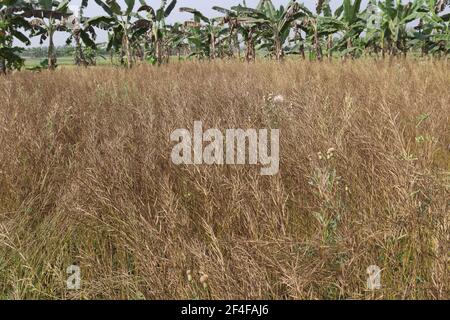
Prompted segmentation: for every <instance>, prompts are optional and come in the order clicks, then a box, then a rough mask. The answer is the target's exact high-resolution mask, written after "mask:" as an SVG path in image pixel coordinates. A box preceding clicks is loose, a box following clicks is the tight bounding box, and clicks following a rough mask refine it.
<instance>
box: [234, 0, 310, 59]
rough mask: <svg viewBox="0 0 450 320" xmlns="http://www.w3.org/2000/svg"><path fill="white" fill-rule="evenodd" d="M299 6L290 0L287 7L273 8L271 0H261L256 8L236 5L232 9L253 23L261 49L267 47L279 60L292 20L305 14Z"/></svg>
mask: <svg viewBox="0 0 450 320" xmlns="http://www.w3.org/2000/svg"><path fill="white" fill-rule="evenodd" d="M301 8H302V7H301V6H300V5H299V4H298V3H297V2H296V0H292V1H290V2H289V4H288V5H287V7H286V8H285V7H284V6H280V8H279V9H275V6H274V5H273V3H272V1H271V0H261V1H260V3H259V4H258V6H257V7H256V9H252V8H248V7H244V6H236V7H232V9H233V10H236V11H237V12H240V13H243V14H244V15H245V16H246V18H247V19H249V21H248V22H249V23H253V24H254V25H255V26H256V29H257V30H258V33H259V36H260V37H261V38H262V39H263V43H262V45H261V46H260V48H261V49H263V48H264V49H267V50H268V51H269V53H270V54H271V55H272V56H274V57H275V58H276V60H277V61H280V60H281V59H282V58H283V56H284V50H283V45H284V43H285V42H286V40H287V38H288V36H289V32H290V30H291V26H292V24H293V22H294V21H296V20H297V19H299V18H300V17H303V16H305V12H304V11H303V10H301Z"/></svg>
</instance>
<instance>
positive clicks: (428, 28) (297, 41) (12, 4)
mask: <svg viewBox="0 0 450 320" xmlns="http://www.w3.org/2000/svg"><path fill="white" fill-rule="evenodd" d="M94 1H95V3H96V4H97V5H98V6H100V7H101V8H102V9H103V11H104V15H101V16H96V17H86V16H85V15H84V11H85V9H86V7H87V5H88V0H82V2H81V5H80V6H78V7H74V6H71V5H70V0H31V1H25V0H0V72H1V73H6V72H7V71H8V70H13V69H20V68H22V67H23V64H24V59H23V58H22V57H21V53H22V52H23V50H24V48H23V46H17V45H14V43H17V41H20V42H22V43H23V44H24V45H30V38H31V37H38V38H39V39H40V43H41V44H43V43H46V44H47V53H46V56H47V59H46V62H47V64H46V67H48V69H50V70H52V69H54V68H55V67H56V63H57V54H56V49H55V44H54V36H55V33H57V32H58V33H64V34H66V35H67V41H66V43H67V44H72V45H73V47H74V62H75V64H77V65H83V66H86V65H89V64H90V61H89V59H88V58H87V53H88V52H92V50H96V49H97V48H98V44H97V43H96V41H95V40H96V37H97V32H98V29H102V30H105V31H106V32H107V34H108V40H107V42H106V44H104V46H103V49H104V51H105V52H107V53H108V54H109V55H110V57H111V59H113V58H116V59H117V60H118V61H119V62H120V63H121V64H123V65H124V66H126V67H128V68H131V67H132V66H133V65H134V64H136V63H138V62H140V61H147V62H149V63H152V64H158V65H161V64H164V63H168V62H169V60H170V57H171V56H177V57H178V59H183V58H196V59H208V60H215V59H225V58H239V59H241V60H245V61H247V62H252V61H254V60H255V59H256V57H257V56H263V57H267V58H270V59H275V60H278V61H281V60H283V59H284V58H285V57H286V56H287V55H298V56H299V57H301V58H302V59H310V60H319V61H321V60H323V59H333V58H336V57H338V58H342V59H355V58H359V57H362V56H375V57H379V58H385V57H386V56H389V57H394V56H407V55H408V54H416V55H420V56H433V57H445V58H447V56H448V53H449V51H450V14H449V13H446V12H447V10H446V7H447V6H449V5H450V1H449V0H413V1H408V2H406V3H403V2H402V1H401V0H379V1H378V0H370V1H369V3H368V4H367V5H366V6H365V7H363V5H362V0H343V1H342V3H341V4H340V5H339V6H338V7H337V9H336V10H334V11H333V10H332V9H331V6H330V1H329V0H318V1H317V3H316V6H315V10H309V9H308V8H307V7H306V6H305V5H304V4H302V3H300V2H298V1H296V0H291V1H289V3H287V4H286V5H285V6H283V5H282V6H280V7H278V8H276V7H275V6H274V4H273V3H272V1H271V0H260V2H259V4H258V5H257V6H256V7H255V8H252V7H249V6H247V4H246V2H245V1H243V3H242V4H238V5H236V6H232V7H231V8H222V7H219V6H213V8H212V9H214V10H215V11H216V12H217V13H218V16H217V17H213V18H210V17H207V16H206V15H204V14H202V12H200V11H199V10H197V9H195V8H187V7H182V8H180V9H179V10H180V11H181V12H186V13H189V14H191V15H192V19H191V20H189V21H185V22H176V23H173V24H168V23H166V19H167V17H168V16H169V15H170V14H171V13H172V11H173V10H174V8H175V6H176V4H177V0H172V1H168V0H162V1H161V3H160V6H159V7H152V6H150V5H149V4H147V2H146V1H145V0H139V1H138V2H139V3H137V2H136V1H135V0H125V6H120V5H119V3H118V2H117V1H115V0H105V1H103V0H94ZM135 7H136V8H135Z"/></svg>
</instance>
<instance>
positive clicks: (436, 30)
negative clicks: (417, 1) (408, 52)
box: [410, 0, 450, 55]
mask: <svg viewBox="0 0 450 320" xmlns="http://www.w3.org/2000/svg"><path fill="white" fill-rule="evenodd" d="M426 8H427V14H425V15H423V16H422V19H421V20H420V23H419V25H418V26H416V28H415V29H416V30H417V32H415V33H414V37H413V39H412V40H411V41H410V43H411V44H412V45H420V47H421V49H422V55H425V54H428V53H431V54H436V53H443V54H448V53H449V52H450V13H442V11H444V8H445V1H441V0H428V1H427V2H426Z"/></svg>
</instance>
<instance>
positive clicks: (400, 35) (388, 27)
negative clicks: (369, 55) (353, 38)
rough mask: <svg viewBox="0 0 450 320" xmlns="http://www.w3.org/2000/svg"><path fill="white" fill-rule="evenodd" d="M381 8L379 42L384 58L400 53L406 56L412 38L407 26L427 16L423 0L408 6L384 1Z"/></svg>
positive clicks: (388, 0) (399, 0)
mask: <svg viewBox="0 0 450 320" xmlns="http://www.w3.org/2000/svg"><path fill="white" fill-rule="evenodd" d="M394 1H395V2H394ZM379 8H380V9H381V12H382V17H381V23H380V34H381V35H380V39H379V41H380V44H381V50H382V54H383V57H384V56H385V54H386V53H388V54H389V55H396V54H397V53H398V52H402V53H403V54H404V55H405V56H406V54H407V51H408V49H409V47H408V45H407V44H408V39H409V38H410V35H409V34H408V29H407V25H408V23H410V22H412V21H414V20H419V19H422V18H423V17H424V16H425V14H424V13H426V8H424V6H423V0H414V1H413V2H408V3H406V4H403V3H402V2H401V0H384V1H383V2H380V3H379Z"/></svg>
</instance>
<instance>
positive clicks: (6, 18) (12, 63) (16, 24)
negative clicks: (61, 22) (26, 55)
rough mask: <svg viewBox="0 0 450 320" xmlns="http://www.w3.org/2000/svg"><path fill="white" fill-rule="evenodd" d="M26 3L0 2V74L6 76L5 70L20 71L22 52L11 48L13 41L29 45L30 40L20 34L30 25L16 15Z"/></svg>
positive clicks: (17, 1) (8, 0)
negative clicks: (21, 30)
mask: <svg viewBox="0 0 450 320" xmlns="http://www.w3.org/2000/svg"><path fill="white" fill-rule="evenodd" d="M27 6H28V4H27V3H25V2H24V1H21V0H0V73H1V74H6V70H7V69H20V68H21V67H22V66H23V63H24V60H23V59H22V58H21V57H20V55H19V54H20V52H21V51H22V50H23V49H22V48H20V47H17V46H13V40H14V39H16V40H19V41H21V42H22V43H24V44H25V45H29V44H30V40H29V39H28V37H27V36H25V35H24V34H23V33H22V32H20V31H19V29H20V28H22V29H29V28H30V25H29V23H28V21H26V20H25V19H24V18H23V17H21V16H20V15H18V14H17V13H18V12H20V11H22V10H23V9H26V8H27Z"/></svg>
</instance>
